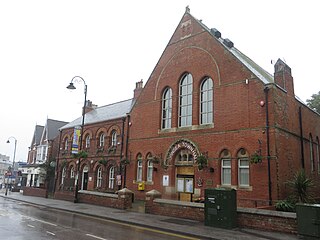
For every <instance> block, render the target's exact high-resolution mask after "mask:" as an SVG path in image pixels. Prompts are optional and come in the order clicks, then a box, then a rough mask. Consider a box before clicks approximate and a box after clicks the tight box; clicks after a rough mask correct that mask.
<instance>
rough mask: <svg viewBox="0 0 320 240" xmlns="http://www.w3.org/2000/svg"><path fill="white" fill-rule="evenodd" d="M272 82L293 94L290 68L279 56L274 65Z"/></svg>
mask: <svg viewBox="0 0 320 240" xmlns="http://www.w3.org/2000/svg"><path fill="white" fill-rule="evenodd" d="M274 82H275V83H276V84H277V85H278V86H279V87H281V88H282V89H283V90H285V91H286V92H287V93H288V94H290V95H293V96H294V87H293V77H292V75H291V68H290V67H289V66H288V65H287V64H286V63H285V62H283V61H282V60H281V59H280V58H279V59H278V61H277V62H276V64H275V65H274Z"/></svg>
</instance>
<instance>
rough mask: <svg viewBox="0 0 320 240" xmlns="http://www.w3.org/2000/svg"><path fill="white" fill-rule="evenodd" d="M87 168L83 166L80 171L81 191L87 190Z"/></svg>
mask: <svg viewBox="0 0 320 240" xmlns="http://www.w3.org/2000/svg"><path fill="white" fill-rule="evenodd" d="M88 175H89V168H88V166H87V165H86V166H84V168H83V170H82V183H81V189H82V190H87V189H88V180H89V176H88Z"/></svg>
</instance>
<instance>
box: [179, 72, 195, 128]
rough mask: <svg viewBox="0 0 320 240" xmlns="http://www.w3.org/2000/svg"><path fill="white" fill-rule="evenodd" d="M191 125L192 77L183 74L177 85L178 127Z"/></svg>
mask: <svg viewBox="0 0 320 240" xmlns="http://www.w3.org/2000/svg"><path fill="white" fill-rule="evenodd" d="M191 125H192V75H191V74H190V73H188V74H185V75H184V76H183V78H182V79H181V81H180V84H179V127H186V126H191Z"/></svg>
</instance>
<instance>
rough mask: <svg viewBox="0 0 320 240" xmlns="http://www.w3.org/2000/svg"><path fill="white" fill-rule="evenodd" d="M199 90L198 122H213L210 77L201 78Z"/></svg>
mask: <svg viewBox="0 0 320 240" xmlns="http://www.w3.org/2000/svg"><path fill="white" fill-rule="evenodd" d="M200 91H201V93H200V124H209V123H212V122H213V83H212V79H211V78H206V79H205V80H203V82H202V84H201V89H200Z"/></svg>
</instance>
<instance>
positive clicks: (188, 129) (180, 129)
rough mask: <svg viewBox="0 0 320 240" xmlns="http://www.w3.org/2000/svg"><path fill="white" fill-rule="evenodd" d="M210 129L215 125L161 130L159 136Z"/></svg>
mask: <svg viewBox="0 0 320 240" xmlns="http://www.w3.org/2000/svg"><path fill="white" fill-rule="evenodd" d="M208 128H214V123H210V124H203V125H192V126H187V127H175V128H166V129H159V130H158V134H164V133H174V132H185V131H193V130H201V129H208Z"/></svg>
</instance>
